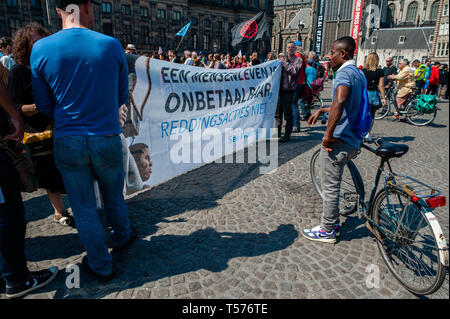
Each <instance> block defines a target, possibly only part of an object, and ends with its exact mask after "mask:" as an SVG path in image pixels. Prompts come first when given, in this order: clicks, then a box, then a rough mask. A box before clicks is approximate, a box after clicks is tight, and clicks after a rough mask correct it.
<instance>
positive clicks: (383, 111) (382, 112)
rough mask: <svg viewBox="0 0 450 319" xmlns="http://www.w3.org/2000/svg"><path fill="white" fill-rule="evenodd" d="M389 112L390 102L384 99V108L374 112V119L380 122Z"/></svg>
mask: <svg viewBox="0 0 450 319" xmlns="http://www.w3.org/2000/svg"><path fill="white" fill-rule="evenodd" d="M390 110H391V101H390V100H389V99H386V106H382V107H380V108H378V109H377V110H376V112H375V116H374V119H375V120H381V119H383V118H385V117H386V116H387V115H388V114H389V112H390Z"/></svg>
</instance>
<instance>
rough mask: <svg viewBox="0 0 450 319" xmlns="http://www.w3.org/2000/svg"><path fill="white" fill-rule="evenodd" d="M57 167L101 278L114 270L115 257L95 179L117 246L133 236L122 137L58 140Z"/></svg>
mask: <svg viewBox="0 0 450 319" xmlns="http://www.w3.org/2000/svg"><path fill="white" fill-rule="evenodd" d="M54 156H55V164H56V166H57V167H58V169H59V170H60V172H61V175H62V177H63V180H64V185H65V187H66V190H67V194H68V195H69V198H70V202H71V204H72V210H73V213H74V219H75V224H76V226H77V230H78V234H79V235H80V239H81V241H82V243H83V245H84V247H85V248H86V252H87V256H88V260H89V267H90V268H91V269H92V270H93V271H95V272H96V273H98V274H100V275H108V274H110V273H111V271H112V257H111V255H110V254H109V252H108V247H107V246H106V244H105V238H104V234H105V232H104V229H103V226H102V223H101V221H100V217H99V215H98V213H97V210H96V208H97V206H96V200H95V193H94V178H95V179H96V180H97V181H98V184H99V187H100V192H101V194H102V198H103V203H104V207H105V214H106V217H107V220H108V222H109V224H110V225H111V227H112V228H113V230H114V238H113V240H114V246H122V245H124V244H125V243H126V242H127V241H128V239H129V238H130V235H131V228H130V224H129V221H128V207H127V205H126V203H125V200H124V198H123V183H124V171H123V158H122V142H121V140H120V137H119V136H66V137H60V138H55V141H54Z"/></svg>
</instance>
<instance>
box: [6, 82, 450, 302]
mask: <svg viewBox="0 0 450 319" xmlns="http://www.w3.org/2000/svg"><path fill="white" fill-rule="evenodd" d="M322 96H323V97H325V98H326V97H328V99H326V104H329V103H330V99H329V98H330V87H329V84H327V86H326V89H325V91H324V92H323V93H322ZM439 108H440V110H439V111H438V117H437V119H436V120H435V122H434V123H433V124H432V125H429V126H427V127H415V126H412V125H410V124H407V123H402V122H392V121H390V120H380V121H377V122H376V123H375V127H374V130H373V133H374V135H376V136H380V137H384V138H385V139H386V140H389V141H392V142H399V143H406V144H408V145H409V146H410V151H409V153H408V154H406V155H405V156H404V157H403V158H402V159H395V160H393V167H394V170H398V171H401V172H403V173H405V174H409V175H412V176H415V177H417V178H418V179H420V180H423V181H424V182H427V183H429V184H431V185H436V186H439V187H440V188H441V189H442V191H443V194H444V195H445V196H446V197H447V198H448V196H449V173H448V163H449V129H448V124H449V123H448V122H449V105H448V103H440V104H439ZM303 123H304V122H303ZM323 131H324V127H323V126H320V123H319V125H317V126H316V127H313V128H305V127H303V129H302V132H301V133H298V134H294V135H293V138H292V139H291V142H289V143H287V144H284V145H280V148H279V168H278V171H277V172H276V173H274V174H270V175H260V174H259V164H215V163H214V164H208V165H205V166H203V167H201V168H199V169H196V170H194V171H191V172H189V173H186V174H184V175H182V176H179V177H177V178H174V179H172V180H171V181H169V182H166V183H164V184H161V185H159V186H157V187H154V188H153V189H150V190H148V191H145V192H143V193H140V194H138V195H137V196H134V197H132V198H130V199H128V205H129V214H130V219H131V222H132V224H134V225H136V227H137V230H138V233H139V239H138V241H137V242H136V243H135V244H133V245H132V246H131V247H130V248H129V250H128V251H126V252H124V253H122V254H121V255H119V256H115V257H114V263H115V265H116V266H117V268H118V269H119V270H120V273H121V275H120V277H118V278H116V279H114V280H113V281H112V282H110V283H108V284H103V285H102V284H99V283H97V282H96V281H94V280H93V279H92V278H90V277H89V276H88V275H86V274H85V273H83V272H81V288H79V289H67V288H66V285H65V281H66V278H67V275H68V273H66V272H65V267H66V266H68V265H69V264H79V263H80V262H81V258H82V256H83V255H84V254H85V252H84V249H83V247H82V245H81V242H80V241H79V238H78V235H77V232H76V230H70V229H69V228H66V227H63V226H60V225H58V224H56V223H54V222H52V217H51V211H52V209H51V206H50V203H49V201H48V199H47V197H46V196H45V195H44V193H43V192H36V193H34V194H24V199H25V205H26V211H27V220H28V228H27V244H26V255H27V257H28V260H29V267H30V269H32V270H37V269H42V268H44V267H48V266H51V265H57V266H58V267H60V269H61V273H60V274H59V276H58V278H57V279H56V280H55V281H54V282H53V283H52V284H51V285H49V286H48V287H45V288H43V289H41V290H39V291H37V292H36V293H34V294H31V295H29V296H27V297H26V298H386V299H392V298H400V299H414V298H418V297H417V296H415V295H413V294H411V293H409V292H408V291H407V290H405V289H404V288H403V287H402V286H401V285H400V284H399V283H398V282H397V281H396V280H395V279H394V277H393V276H392V275H391V273H390V272H389V271H388V270H387V267H386V266H385V263H384V261H383V260H382V257H381V255H380V253H379V251H378V249H377V247H376V243H375V241H374V239H373V236H372V235H371V234H370V232H369V231H368V230H367V229H366V228H365V227H364V225H363V223H362V221H361V220H359V219H358V218H357V217H356V216H350V217H348V218H344V219H342V227H343V229H342V236H341V239H340V240H339V241H338V242H337V243H336V244H334V245H333V244H319V243H314V242H310V241H308V240H307V239H305V238H304V237H303V236H302V235H301V231H302V229H303V228H306V227H309V226H315V225H317V224H318V223H319V220H320V213H321V206H322V202H321V200H320V198H319V197H318V195H317V194H316V192H315V191H314V188H313V186H312V183H311V178H310V174H309V162H310V158H311V155H312V154H313V153H314V151H315V150H316V149H317V148H318V147H319V143H320V140H321V137H322V134H323ZM355 162H356V164H357V166H358V168H359V169H360V172H361V174H362V176H363V178H364V181H365V184H366V189H370V187H369V186H370V185H371V183H372V182H373V179H374V175H375V172H376V165H377V164H378V161H377V158H376V157H375V156H374V155H373V154H370V153H369V152H367V151H364V150H363V151H362V153H361V154H360V155H359V157H358V158H357V159H356V161H355ZM65 202H66V204H68V200H67V198H65ZM448 207H449V205H448V204H447V206H446V207H444V208H439V209H438V210H436V215H437V217H438V219H439V222H440V224H441V225H442V227H443V229H444V234H445V236H446V238H447V240H448V238H449V227H448V225H449V208H448ZM371 264H374V265H377V266H378V267H379V269H380V273H381V282H380V288H371V289H369V288H367V286H366V278H367V275H368V273H367V272H366V269H367V267H368V266H369V265H371ZM447 271H448V270H447ZM448 289H449V282H448V274H447V277H446V280H445V282H444V285H443V287H442V288H441V289H440V290H439V291H438V292H437V293H435V294H434V295H432V296H428V298H448V297H449V293H448ZM0 298H5V297H4V294H2V295H0Z"/></svg>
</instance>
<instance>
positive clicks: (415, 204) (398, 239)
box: [310, 139, 449, 295]
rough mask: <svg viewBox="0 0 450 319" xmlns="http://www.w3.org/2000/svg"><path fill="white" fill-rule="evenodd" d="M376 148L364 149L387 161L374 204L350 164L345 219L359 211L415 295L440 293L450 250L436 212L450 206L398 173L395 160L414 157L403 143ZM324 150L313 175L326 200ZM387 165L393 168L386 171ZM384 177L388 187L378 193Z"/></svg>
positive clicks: (394, 270) (382, 166) (383, 163)
mask: <svg viewBox="0 0 450 319" xmlns="http://www.w3.org/2000/svg"><path fill="white" fill-rule="evenodd" d="M375 144H376V145H377V148H376V149H373V148H371V147H369V146H368V145H366V144H364V143H363V144H362V145H361V146H362V148H364V149H366V150H368V151H370V152H372V153H374V154H375V155H377V156H379V157H381V160H380V165H379V167H378V171H377V175H376V178H375V183H374V185H373V188H372V191H371V194H370V198H369V201H368V202H367V203H366V202H365V191H364V184H363V181H362V178H361V175H360V174H359V171H358V169H357V167H356V165H355V164H354V163H353V162H352V161H349V163H348V164H347V166H346V168H345V169H344V172H345V173H346V174H347V180H346V183H347V184H348V185H347V186H346V189H344V193H343V194H344V196H347V197H346V198H345V201H347V203H346V204H347V206H349V209H347V210H346V209H345V208H344V211H343V212H342V213H341V212H340V214H341V215H345V216H347V215H349V214H351V213H354V212H356V211H358V216H359V218H361V219H364V220H365V221H366V223H365V224H366V227H367V228H368V229H369V231H370V232H371V233H372V234H373V235H374V236H375V238H376V241H377V246H378V249H379V251H380V253H381V255H382V257H383V260H384V261H385V263H386V265H387V266H388V268H389V270H390V271H391V273H392V274H393V275H394V277H395V278H396V279H397V280H398V281H399V282H400V283H401V284H402V285H403V286H404V287H405V288H406V289H408V290H409V291H411V292H413V293H415V294H418V295H428V294H432V293H433V292H435V291H437V290H438V289H439V288H440V287H441V285H442V283H443V282H444V279H445V273H446V272H445V268H446V267H448V263H449V255H448V247H447V243H446V240H445V237H444V234H443V232H442V229H441V226H440V225H439V222H438V221H437V219H436V217H435V216H434V214H433V210H434V209H435V208H437V207H440V206H445V204H446V198H445V197H444V196H441V192H440V191H439V190H437V189H436V188H434V187H431V186H429V185H427V184H425V183H423V182H420V181H418V180H417V179H414V178H412V177H409V176H406V175H401V174H397V173H394V172H393V171H392V167H391V164H390V162H389V160H390V159H391V158H394V157H397V158H400V157H402V156H403V155H405V154H406V153H407V152H408V149H409V148H408V146H407V145H403V144H393V143H383V142H382V140H380V139H379V140H378V141H376V142H375ZM319 152H320V149H319V150H318V151H316V152H315V153H314V155H313V156H312V159H311V167H310V173H311V178H312V180H313V184H314V187H315V189H316V191H317V192H318V193H319V195H320V196H321V197H322V198H323V194H322V191H321V189H320V184H319V183H317V176H318V172H317V171H315V170H316V169H317V167H316V162H317V157H318V154H319ZM386 166H387V169H386ZM381 175H383V176H384V187H383V188H382V189H380V190H379V191H378V192H377V189H378V185H379V183H380V180H381Z"/></svg>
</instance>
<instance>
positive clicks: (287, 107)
mask: <svg viewBox="0 0 450 319" xmlns="http://www.w3.org/2000/svg"><path fill="white" fill-rule="evenodd" d="M293 99H294V91H280V94H279V96H278V104H277V110H276V112H275V124H276V126H277V128H278V137H280V136H281V126H282V125H283V115H284V118H285V120H286V128H285V132H284V134H286V135H288V136H290V135H291V133H292V126H293V121H294V115H293V113H292V101H293Z"/></svg>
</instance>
